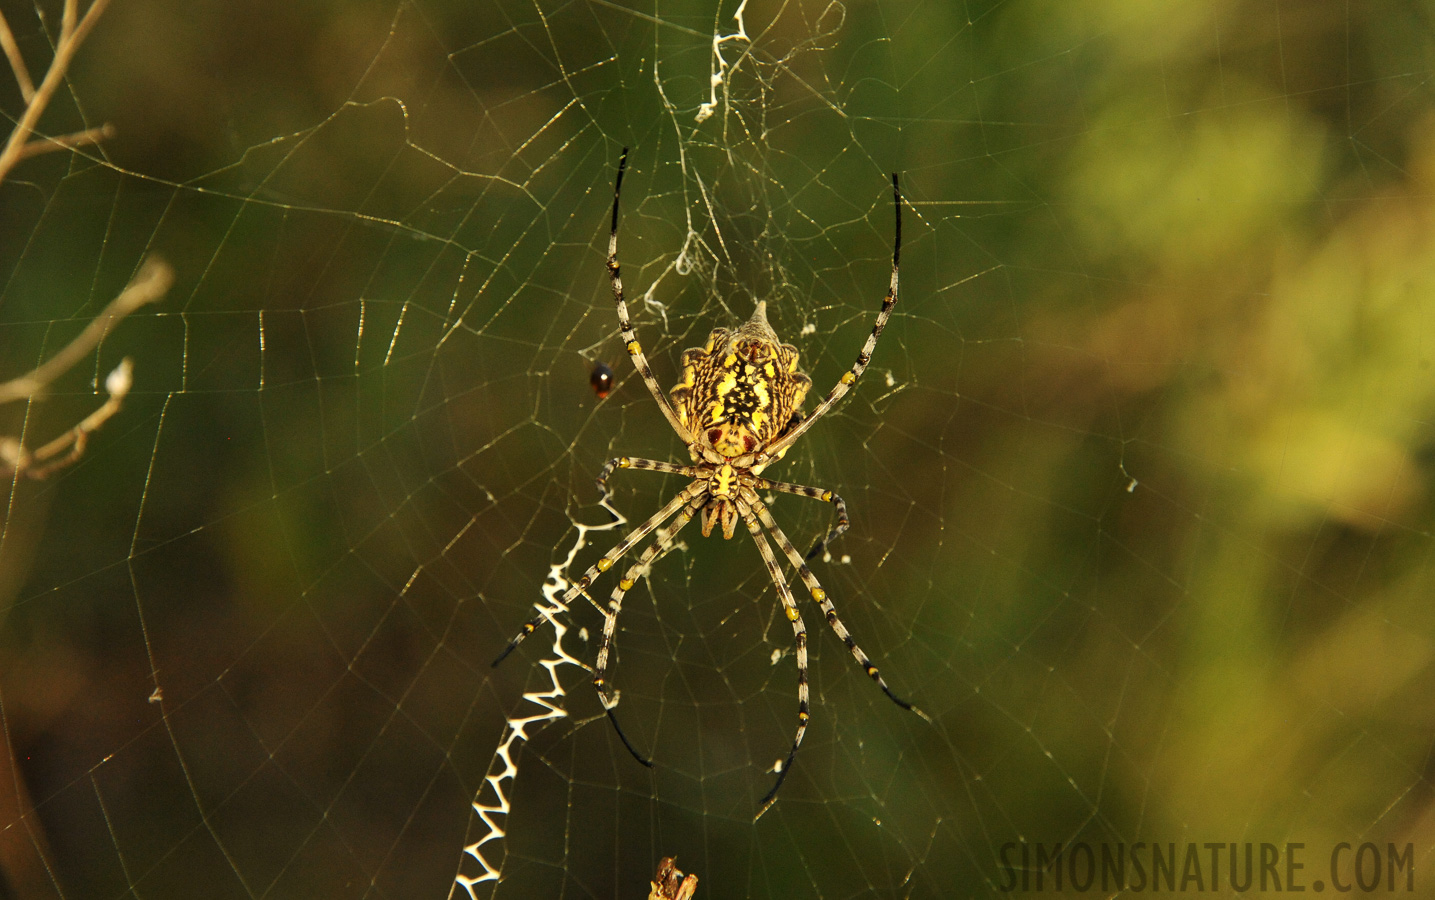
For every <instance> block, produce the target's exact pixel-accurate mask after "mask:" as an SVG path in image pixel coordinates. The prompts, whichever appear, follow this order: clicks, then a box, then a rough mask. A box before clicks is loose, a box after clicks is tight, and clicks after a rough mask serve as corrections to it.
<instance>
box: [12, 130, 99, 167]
mask: <svg viewBox="0 0 1435 900" xmlns="http://www.w3.org/2000/svg"><path fill="white" fill-rule="evenodd" d="M114 136H115V129H114V126H113V125H108V124H106V125H100V126H99V127H97V128H86V129H85V130H84V131H76V132H73V133H71V134H62V135H60V136H59V137H52V138H49V137H47V138H38V139H36V140H33V141H31V142H30V143H28V144H26V145H25V146H24V147H22V148H20V159H29V158H30V157H32V156H39V155H40V154H42V153H53V152H55V151H56V150H74V149H76V148H78V147H87V146H89V145H90V144H98V143H99V142H100V141H102V140H104V139H106V138H111V137H114Z"/></svg>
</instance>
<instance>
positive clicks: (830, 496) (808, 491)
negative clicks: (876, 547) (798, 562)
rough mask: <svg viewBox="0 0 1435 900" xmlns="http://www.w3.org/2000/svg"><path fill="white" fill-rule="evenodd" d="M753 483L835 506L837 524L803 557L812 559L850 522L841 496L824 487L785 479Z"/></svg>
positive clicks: (757, 480)
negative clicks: (793, 482)
mask: <svg viewBox="0 0 1435 900" xmlns="http://www.w3.org/2000/svg"><path fill="white" fill-rule="evenodd" d="M754 483H755V484H756V485H757V486H758V487H760V488H762V489H763V490H766V491H777V492H778V493H779V494H796V495H797V496H799V497H806V498H808V499H809V500H821V501H822V502H823V503H831V504H832V505H833V506H835V507H836V508H837V524H836V525H833V526H832V530H831V531H829V532H827V537H825V538H823V539H822V540H820V541H818V542H817V543H815V544H813V545H812V549H811V550H809V551H807V556H806V557H804V558H805V559H812V557H814V556H816V555H817V554H818V552H819V551H820V550H821V549H822V548H823V547H826V546H827V545H828V544H830V543H832V542H833V541H835V540H837V539H838V538H839V537H841V536H842V534H843V533H844V532H845V531H847V526H848V525H849V524H851V523H850V522H849V521H848V519H847V504H846V503H844V502H842V498H841V497H839V496H837V495H836V494H834V493H833V492H831V491H829V490H827V489H826V488H818V487H808V486H807V485H805V484H792V483H791V482H787V481H769V480H768V479H766V478H757V479H754Z"/></svg>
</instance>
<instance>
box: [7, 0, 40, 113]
mask: <svg viewBox="0 0 1435 900" xmlns="http://www.w3.org/2000/svg"><path fill="white" fill-rule="evenodd" d="M0 49H3V50H4V51H5V58H6V59H8V60H10V70H11V71H12V72H14V73H15V83H16V84H17V85H19V86H20V96H21V97H22V98H23V99H24V101H25V102H26V103H27V104H28V103H29V102H30V100H31V99H32V98H33V97H34V96H35V82H33V81H31V80H30V69H29V67H27V66H26V65H25V57H23V56H21V55H20V45H19V44H17V43H15V33H14V32H13V31H11V30H10V23H9V22H8V21H6V19H5V13H3V12H0Z"/></svg>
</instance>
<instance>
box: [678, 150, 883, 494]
mask: <svg viewBox="0 0 1435 900" xmlns="http://www.w3.org/2000/svg"><path fill="white" fill-rule="evenodd" d="M892 204H893V207H894V208H895V209H896V216H897V226H896V230H895V231H894V233H893V234H894V236H893V238H892V282H891V284H890V285H889V286H888V288H887V296H886V298H885V299H884V300H883V301H882V309H881V311H880V312H878V313H877V323H876V324H875V325H873V326H872V333H871V334H870V335H868V336H867V343H865V344H863V345H862V351H861V352H860V353H858V354H857V361H856V362H854V363H853V364H852V368H850V369H848V370H847V371H846V372H843V373H842V377H841V378H839V379H837V384H835V385H833V386H832V390H830V391H828V392H827V396H826V397H823V398H822V402H821V403H819V404H817V406H816V408H814V409H813V410H812V412H811V413H809V414H808V416H807V418H805V419H803V420H802V421H801V422H798V423H797V424H796V425H794V426H793V427H792V428H790V429H789V430H788V431H787V432H786V433H784V434H783V435H782V437H780V438H778V439H777V440H775V441H773V442H772V443H771V444H769V445H768V446H767V447H765V448H763V451H762V452H761V453H759V454H757V458H756V461H755V462H754V466H764V465H768V464H770V463H772V462H774V461H775V460H776V459H777V458H778V457H779V456H781V455H782V452H783V451H784V450H786V449H787V448H788V447H791V446H792V445H793V444H794V443H795V442H796V441H797V439H798V438H800V437H802V435H803V433H805V432H806V431H807V429H809V428H811V427H812V424H813V423H814V422H816V421H817V420H818V419H820V418H822V417H823V416H824V415H825V414H826V413H827V411H828V410H829V409H831V408H832V406H833V404H835V403H836V402H837V401H838V400H841V399H842V397H843V395H844V394H846V393H847V391H848V389H850V388H851V387H852V385H854V384H856V383H857V379H859V378H861V377H862V373H863V372H865V371H866V370H867V363H869V362H871V361H872V351H873V349H875V348H876V346H877V339H878V338H879V337H881V336H882V329H884V328H886V327H887V319H888V318H890V317H891V315H892V307H894V306H896V305H897V267H898V262H899V260H900V259H901V256H902V189H901V187H899V186H898V184H897V173H896V172H893V173H892ZM679 433H680V434H681V432H679Z"/></svg>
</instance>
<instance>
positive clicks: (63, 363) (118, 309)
mask: <svg viewBox="0 0 1435 900" xmlns="http://www.w3.org/2000/svg"><path fill="white" fill-rule="evenodd" d="M173 283H174V269H172V268H171V267H170V265H169V263H167V262H165V261H164V260H162V259H160V258H158V257H154V256H151V257H150V258H149V259H147V260H145V261H144V264H143V265H141V266H140V270H139V272H138V273H136V274H135V277H134V280H132V281H131V282H130V283H129V284H128V285H127V286H126V287H125V289H124V290H123V291H121V292H120V295H119V296H118V297H116V298H115V299H113V300H111V301H110V305H109V306H106V307H105V308H104V311H103V312H101V313H100V314H99V315H98V316H96V317H95V319H94V321H92V322H90V324H89V325H86V326H85V330H84V331H82V332H80V333H79V334H78V335H76V336H75V339H74V340H72V341H70V343H69V344H68V345H66V346H65V347H64V349H62V350H61V351H60V352H59V353H56V354H55V355H54V356H52V357H50V358H49V359H48V360H46V361H45V362H43V363H41V364H40V365H39V366H36V367H35V369H34V370H33V371H31V372H28V373H26V374H24V375H21V376H20V377H19V378H13V379H11V380H10V381H7V382H5V383H4V384H0V403H9V402H11V401H12V400H20V399H23V398H26V397H33V396H35V395H36V394H38V393H40V392H41V391H43V390H44V389H45V388H47V387H49V386H50V382H52V381H54V380H55V379H56V378H57V377H59V376H60V375H61V374H63V373H65V372H67V371H69V369H70V368H71V367H72V366H74V364H75V363H77V362H79V361H80V359H81V358H82V357H83V356H84V355H85V354H86V353H89V352H90V350H92V349H94V347H95V346H96V345H97V344H99V342H100V341H102V340H104V337H105V335H107V334H109V333H110V329H111V328H114V327H115V325H116V324H118V323H119V321H120V320H121V319H123V318H124V317H125V316H127V315H129V314H130V313H132V312H134V311H135V310H137V309H139V308H140V307H141V306H144V305H145V304H146V303H153V302H155V301H156V300H158V299H160V298H161V297H163V296H164V295H165V292H166V291H168V290H169V287H170V285H171V284H173Z"/></svg>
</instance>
